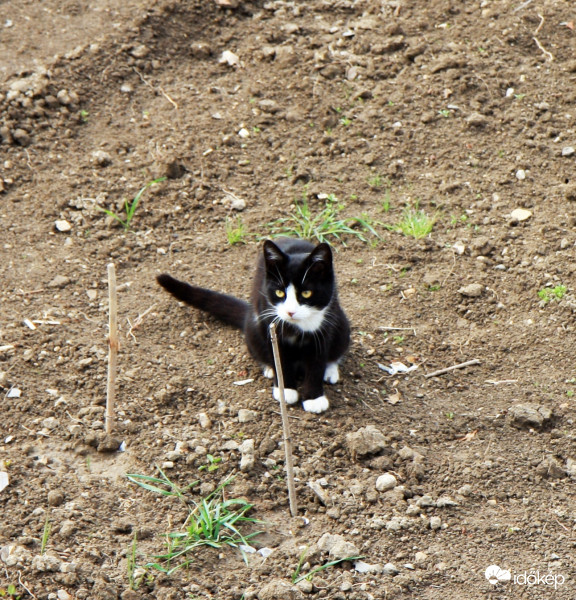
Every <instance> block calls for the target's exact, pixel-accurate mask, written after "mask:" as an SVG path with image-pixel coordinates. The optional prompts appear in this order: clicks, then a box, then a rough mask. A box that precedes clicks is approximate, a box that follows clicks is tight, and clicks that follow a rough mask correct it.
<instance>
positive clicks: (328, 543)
mask: <svg viewBox="0 0 576 600" xmlns="http://www.w3.org/2000/svg"><path fill="white" fill-rule="evenodd" d="M317 545H318V548H319V549H320V550H323V551H327V552H328V554H329V555H330V557H331V558H333V559H334V560H343V559H346V558H350V557H352V556H358V555H359V554H360V551H359V550H358V548H357V546H355V545H354V544H353V543H352V542H348V541H347V540H346V539H344V537H343V536H341V535H338V534H337V535H332V534H330V533H325V534H324V535H323V536H322V537H321V538H320V539H319V540H318V542H317Z"/></svg>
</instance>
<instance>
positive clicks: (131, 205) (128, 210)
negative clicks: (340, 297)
mask: <svg viewBox="0 0 576 600" xmlns="http://www.w3.org/2000/svg"><path fill="white" fill-rule="evenodd" d="M165 179H166V177H159V178H158V179H154V180H153V181H149V182H148V183H147V184H146V185H145V186H144V187H143V188H142V189H141V190H140V191H139V192H138V193H137V194H136V196H134V199H133V200H132V202H128V200H124V213H125V215H126V216H125V217H124V218H122V217H121V216H120V215H118V214H117V213H115V212H114V211H112V210H109V209H107V208H102V207H101V206H97V207H96V208H98V210H101V211H102V212H104V213H106V214H107V215H108V216H109V217H112V218H113V219H116V221H118V222H119V223H120V225H122V227H123V228H124V231H128V230H129V229H130V224H131V223H132V219H133V218H134V213H135V212H136V209H137V208H138V204H140V199H141V198H142V194H143V193H144V192H145V191H146V190H147V189H148V188H149V187H152V186H153V185H156V184H157V183H160V182H161V181H164V180H165Z"/></svg>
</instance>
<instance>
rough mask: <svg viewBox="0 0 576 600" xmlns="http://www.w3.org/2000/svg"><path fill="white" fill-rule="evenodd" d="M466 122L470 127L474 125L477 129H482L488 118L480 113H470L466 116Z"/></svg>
mask: <svg viewBox="0 0 576 600" xmlns="http://www.w3.org/2000/svg"><path fill="white" fill-rule="evenodd" d="M466 123H467V125H469V126H470V127H475V128H477V129H483V128H484V127H486V126H487V125H488V123H489V120H488V118H487V117H485V116H484V115H481V114H480V113H472V114H470V115H468V117H466Z"/></svg>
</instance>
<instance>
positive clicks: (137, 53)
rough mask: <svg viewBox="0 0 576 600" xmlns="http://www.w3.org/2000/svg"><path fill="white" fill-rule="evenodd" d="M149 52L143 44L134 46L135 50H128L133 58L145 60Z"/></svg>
mask: <svg viewBox="0 0 576 600" xmlns="http://www.w3.org/2000/svg"><path fill="white" fill-rule="evenodd" d="M149 52H150V49H149V48H148V46H145V45H144V44H140V45H139V46H136V48H132V50H130V54H131V55H132V56H133V57H134V58H145V57H146V56H148V53H149Z"/></svg>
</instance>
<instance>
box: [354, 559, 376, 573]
mask: <svg viewBox="0 0 576 600" xmlns="http://www.w3.org/2000/svg"><path fill="white" fill-rule="evenodd" d="M354 570H355V571H358V573H372V574H374V575H377V574H378V573H382V565H379V564H370V563H367V562H364V561H363V560H358V561H356V562H355V563H354Z"/></svg>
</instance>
